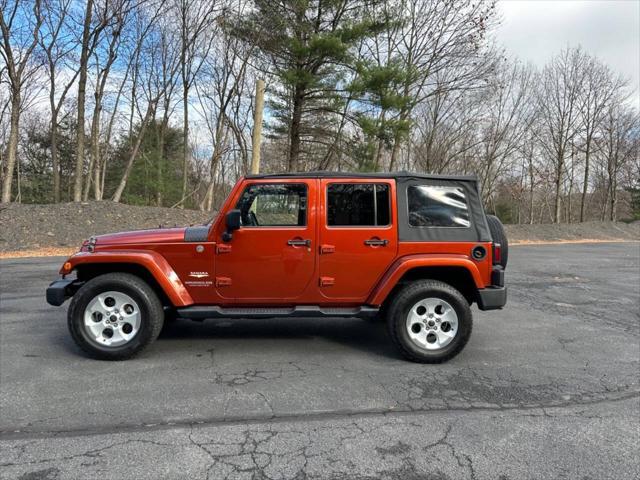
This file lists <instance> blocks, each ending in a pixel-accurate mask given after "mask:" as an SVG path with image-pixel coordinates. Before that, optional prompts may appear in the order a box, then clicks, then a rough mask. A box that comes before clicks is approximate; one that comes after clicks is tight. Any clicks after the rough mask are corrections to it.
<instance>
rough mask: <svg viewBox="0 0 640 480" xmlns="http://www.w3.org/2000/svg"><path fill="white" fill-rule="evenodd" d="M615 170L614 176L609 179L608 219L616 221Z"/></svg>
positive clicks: (616, 192) (616, 194)
mask: <svg viewBox="0 0 640 480" xmlns="http://www.w3.org/2000/svg"><path fill="white" fill-rule="evenodd" d="M616 175H617V172H614V177H613V178H612V179H611V212H610V214H609V219H610V220H611V221H612V222H616V221H617V220H618V212H617V210H618V191H617V190H618V185H617V182H616Z"/></svg>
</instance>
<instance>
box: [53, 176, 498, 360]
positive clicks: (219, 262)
mask: <svg viewBox="0 0 640 480" xmlns="http://www.w3.org/2000/svg"><path fill="white" fill-rule="evenodd" d="M507 248H508V246H507V239H506V238H505V234H504V230H503V228H502V224H501V223H500V222H499V220H498V219H497V218H496V217H493V216H489V215H485V213H484V211H483V208H482V202H481V199H480V195H479V191H478V183H477V181H476V179H475V178H474V177H461V176H436V175H417V174H411V173H390V174H346V173H330V172H315V173H304V174H280V175H251V176H247V177H246V178H242V179H240V180H239V181H238V183H237V184H236V186H235V187H234V188H233V190H232V191H231V193H230V195H229V197H228V198H227V200H226V201H225V203H224V205H223V207H222V208H221V211H220V214H219V215H218V217H217V219H215V220H213V221H211V222H210V223H209V224H208V225H202V226H194V227H187V228H160V229H157V230H141V231H134V232H125V233H115V234H111V235H100V236H97V237H92V238H91V239H89V240H87V241H85V242H84V243H83V245H82V248H81V250H80V251H79V252H78V253H76V254H74V255H72V256H71V257H70V258H69V259H68V260H67V261H66V262H65V263H64V265H63V266H62V268H61V270H60V273H61V274H62V279H60V280H57V281H55V282H53V283H52V284H51V285H50V286H49V288H48V289H47V301H48V302H49V303H50V304H51V305H56V306H59V305H62V303H63V302H64V301H65V300H66V299H67V298H68V297H72V301H71V304H70V306H69V312H68V324H69V330H70V331H71V335H72V336H73V339H74V340H75V342H76V343H77V344H78V345H79V346H80V348H82V349H83V350H84V351H85V352H86V353H88V354H89V355H91V356H92V357H96V358H101V359H109V360H120V359H125V358H128V357H131V356H132V355H134V354H136V353H138V352H140V351H141V350H142V349H143V348H145V347H146V346H147V345H149V344H150V343H151V342H153V341H154V340H155V339H156V337H157V336H158V334H159V333H160V330H161V329H162V326H163V323H164V322H165V321H168V320H170V319H173V318H189V319H194V320H202V319H206V318H216V317H226V318H250V317H251V318H269V317H284V316H291V317H376V316H377V317H379V318H382V319H384V320H386V322H387V324H388V329H389V334H390V336H391V339H392V340H393V342H394V343H395V344H396V345H397V347H398V349H399V350H400V352H401V353H402V354H403V355H404V356H405V357H406V358H408V359H409V360H413V361H416V362H425V363H437V362H443V361H445V360H447V359H449V358H451V357H453V356H455V355H456V354H457V353H458V352H460V351H461V350H462V348H463V347H464V346H465V344H466V343H467V341H468V339H469V335H470V334H471V308H470V307H471V304H472V303H474V302H476V303H477V304H478V307H479V308H480V309H481V310H491V309H497V308H502V307H503V306H504V305H505V303H506V297H507V290H506V287H505V286H504V269H505V266H506V264H507ZM72 272H75V278H69V276H70V275H71V274H72Z"/></svg>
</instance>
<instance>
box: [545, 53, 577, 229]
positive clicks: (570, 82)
mask: <svg viewBox="0 0 640 480" xmlns="http://www.w3.org/2000/svg"><path fill="white" fill-rule="evenodd" d="M584 61H585V57H584V54H583V52H582V50H580V49H579V48H578V49H566V50H563V51H562V52H561V53H560V54H559V55H557V56H556V57H554V58H553V59H552V60H551V61H550V63H549V64H548V65H547V66H546V67H545V68H544V70H543V71H542V75H541V77H540V91H539V95H538V101H537V106H538V110H539V117H538V118H539V120H540V123H539V125H538V126H537V128H538V129H539V134H538V138H539V141H540V144H541V146H542V148H543V151H544V153H545V154H546V155H548V158H549V160H550V161H551V162H552V163H553V165H554V184H555V193H554V208H553V212H554V213H553V221H554V222H555V223H560V221H561V198H560V197H561V187H562V181H563V176H564V175H565V162H566V157H567V155H568V154H569V153H570V146H571V143H572V142H573V141H574V139H575V136H576V134H577V132H578V130H579V128H580V123H579V120H580V116H579V112H580V108H579V97H580V93H581V89H582V86H583V83H584Z"/></svg>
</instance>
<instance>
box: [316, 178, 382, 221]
mask: <svg viewBox="0 0 640 480" xmlns="http://www.w3.org/2000/svg"><path fill="white" fill-rule="evenodd" d="M390 219H391V217H390V207H389V185H388V184H386V183H332V184H330V185H329V186H328V188H327V225H329V226H357V227H364V226H387V225H389V224H390Z"/></svg>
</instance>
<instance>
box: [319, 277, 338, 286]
mask: <svg viewBox="0 0 640 480" xmlns="http://www.w3.org/2000/svg"><path fill="white" fill-rule="evenodd" d="M335 283H336V279H335V278H333V277H320V286H321V287H330V286H332V285H333V284H335Z"/></svg>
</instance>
